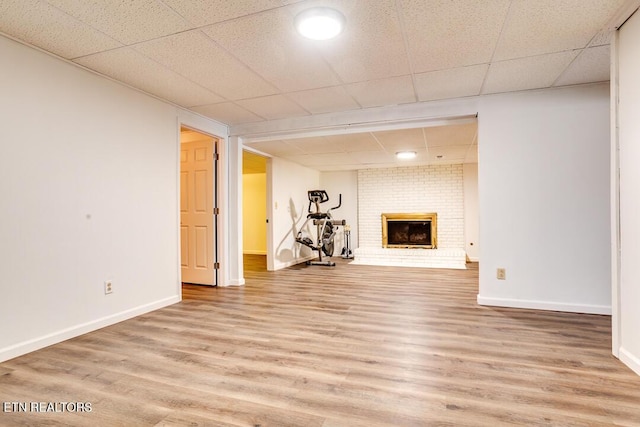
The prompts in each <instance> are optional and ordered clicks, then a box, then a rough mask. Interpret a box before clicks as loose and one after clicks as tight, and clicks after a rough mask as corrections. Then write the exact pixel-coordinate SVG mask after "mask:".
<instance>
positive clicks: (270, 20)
mask: <svg viewBox="0 0 640 427" xmlns="http://www.w3.org/2000/svg"><path fill="white" fill-rule="evenodd" d="M203 31H204V32H205V33H206V34H207V35H208V36H209V37H211V38H212V39H213V40H215V41H216V42H217V43H219V44H220V45H221V46H222V47H224V48H225V49H226V50H227V51H228V52H231V53H232V54H233V55H234V56H235V57H236V58H238V59H239V60H240V61H242V62H243V63H245V64H247V65H248V66H249V67H250V68H251V69H252V70H255V71H256V72H257V73H259V74H260V75H262V76H263V77H264V78H265V79H266V80H267V81H269V82H271V83H272V84H274V85H275V86H277V87H278V88H280V89H281V90H282V91H284V92H293V91H299V90H306V89H312V88H318V87H323V86H334V85H337V84H340V81H339V80H338V78H337V76H336V75H335V73H334V72H333V71H332V70H331V68H330V67H329V66H328V65H327V63H326V62H325V61H324V60H323V59H322V57H321V56H320V55H319V53H318V50H317V49H316V48H315V46H314V44H313V42H312V41H311V40H305V39H303V38H302V37H301V36H299V35H298V34H297V33H296V32H295V29H294V26H293V17H292V16H291V14H290V13H289V12H288V11H287V10H285V8H283V9H278V10H273V11H269V12H265V13H260V14H257V15H251V16H247V17H244V18H241V19H236V20H233V21H229V22H223V23H220V24H215V25H212V26H209V27H206V28H204V29H203ZM247 40H251V42H250V43H247Z"/></svg>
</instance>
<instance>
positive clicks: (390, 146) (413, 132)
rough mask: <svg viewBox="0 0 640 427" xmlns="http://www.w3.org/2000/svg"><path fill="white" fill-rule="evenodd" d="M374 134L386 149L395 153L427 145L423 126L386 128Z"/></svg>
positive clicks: (422, 147)
mask: <svg viewBox="0 0 640 427" xmlns="http://www.w3.org/2000/svg"><path fill="white" fill-rule="evenodd" d="M373 134H374V136H375V137H376V139H377V140H378V141H379V142H380V143H381V144H382V146H383V147H384V148H385V150H387V152H389V153H393V154H395V152H396V151H399V150H410V149H411V150H413V149H424V148H426V146H427V144H426V142H425V139H424V133H423V132H422V128H415V129H397V130H386V131H379V132H373Z"/></svg>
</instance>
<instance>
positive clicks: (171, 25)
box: [46, 0, 192, 45]
mask: <svg viewBox="0 0 640 427" xmlns="http://www.w3.org/2000/svg"><path fill="white" fill-rule="evenodd" d="M46 1H47V2H48V3H50V4H51V5H53V6H55V7H57V8H58V9H60V10H62V11H63V12H65V13H67V14H69V15H71V16H73V17H75V18H77V19H79V20H80V21H82V22H84V23H85V24H87V25H90V26H92V27H94V28H96V29H97V30H100V31H102V32H103V33H105V34H107V35H109V36H111V37H113V38H114V39H116V40H118V41H120V42H121V43H124V44H126V45H129V44H133V43H138V42H141V41H145V40H150V39H153V38H156V37H161V36H165V35H168V34H174V33H177V32H180V31H185V30H187V29H190V28H192V26H191V25H190V24H189V23H188V22H187V21H185V20H184V19H183V18H182V17H181V16H180V15H178V14H177V13H175V12H174V11H173V10H171V9H170V8H169V7H167V6H166V5H165V4H164V3H162V2H160V1H156V0H136V1H130V0H129V1H127V0H111V1H104V0H46Z"/></svg>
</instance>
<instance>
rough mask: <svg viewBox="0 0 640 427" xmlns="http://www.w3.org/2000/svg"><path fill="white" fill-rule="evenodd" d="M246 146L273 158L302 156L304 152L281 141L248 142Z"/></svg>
mask: <svg viewBox="0 0 640 427" xmlns="http://www.w3.org/2000/svg"><path fill="white" fill-rule="evenodd" d="M246 145H247V146H249V147H251V148H254V149H256V150H259V151H262V152H263V153H267V154H271V155H273V156H280V157H284V156H294V155H301V154H304V152H303V151H302V150H300V149H299V148H298V147H294V146H293V145H290V144H288V143H287V142H286V141H281V140H277V141H261V142H250V143H248V144H246Z"/></svg>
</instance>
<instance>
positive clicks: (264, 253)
mask: <svg viewBox="0 0 640 427" xmlns="http://www.w3.org/2000/svg"><path fill="white" fill-rule="evenodd" d="M242 253H243V254H245V255H266V254H267V251H266V250H265V251H261V250H255V251H254V250H251V249H245V250H244V251H242Z"/></svg>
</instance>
